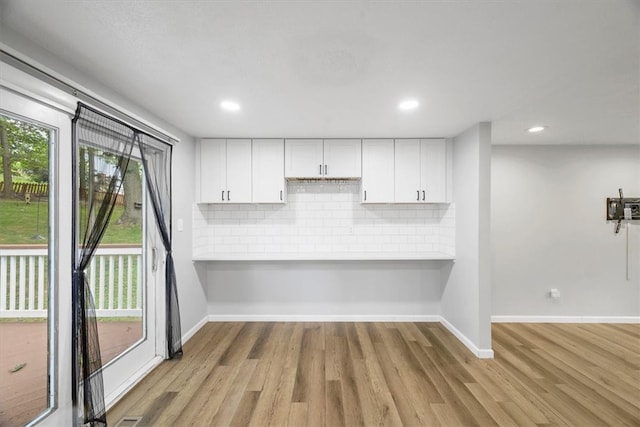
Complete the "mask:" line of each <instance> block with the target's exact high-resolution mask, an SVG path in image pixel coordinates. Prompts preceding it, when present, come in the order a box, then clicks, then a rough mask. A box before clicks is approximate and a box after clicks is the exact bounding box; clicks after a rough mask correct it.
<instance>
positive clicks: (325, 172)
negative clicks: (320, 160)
mask: <svg viewBox="0 0 640 427" xmlns="http://www.w3.org/2000/svg"><path fill="white" fill-rule="evenodd" d="M324 174H325V175H326V174H327V165H324Z"/></svg>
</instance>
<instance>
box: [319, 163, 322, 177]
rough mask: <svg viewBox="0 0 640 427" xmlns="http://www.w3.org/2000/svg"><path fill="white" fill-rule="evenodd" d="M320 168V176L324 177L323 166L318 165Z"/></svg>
mask: <svg viewBox="0 0 640 427" xmlns="http://www.w3.org/2000/svg"><path fill="white" fill-rule="evenodd" d="M318 166H319V167H320V175H322V165H318Z"/></svg>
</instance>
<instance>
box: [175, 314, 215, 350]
mask: <svg viewBox="0 0 640 427" xmlns="http://www.w3.org/2000/svg"><path fill="white" fill-rule="evenodd" d="M207 322H210V320H209V319H208V317H207V316H205V317H203V318H202V320H200V321H199V322H198V323H196V324H195V326H194V327H193V328H191V329H189V330H188V331H187V332H186V333H184V334H182V344H184V343H186V342H187V341H189V340H190V339H191V338H192V337H193V336H194V335H195V334H196V332H198V331H199V330H200V329H202V327H203V326H204V325H206V324H207Z"/></svg>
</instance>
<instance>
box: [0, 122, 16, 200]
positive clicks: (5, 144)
mask: <svg viewBox="0 0 640 427" xmlns="http://www.w3.org/2000/svg"><path fill="white" fill-rule="evenodd" d="M0 140H1V142H2V176H3V179H4V191H3V196H4V197H6V198H9V197H13V175H12V174H11V150H10V148H9V137H8V136H7V125H6V121H5V120H4V117H3V118H2V119H0Z"/></svg>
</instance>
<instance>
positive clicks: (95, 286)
mask: <svg viewBox="0 0 640 427" xmlns="http://www.w3.org/2000/svg"><path fill="white" fill-rule="evenodd" d="M142 269H143V265H142V249H141V248H140V247H133V248H130V247H108V248H104V247H103V248H99V249H98V250H97V251H96V254H95V256H94V258H93V260H92V261H91V264H90V265H89V268H88V269H87V280H88V281H89V284H90V287H91V291H92V293H93V298H94V303H95V307H96V313H97V315H98V317H140V316H141V315H142V288H143V286H142ZM47 270H48V254H47V249H46V248H37V249H34V248H7V249H4V248H2V249H0V318H36V317H46V316H47V310H48V292H49V284H48V271H47ZM55 286H57V287H60V286H69V287H71V277H69V279H68V281H65V282H64V283H57V284H56V285H55Z"/></svg>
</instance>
